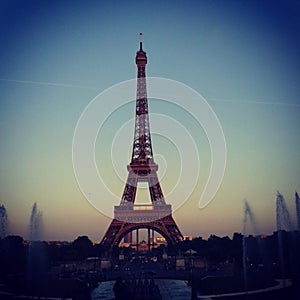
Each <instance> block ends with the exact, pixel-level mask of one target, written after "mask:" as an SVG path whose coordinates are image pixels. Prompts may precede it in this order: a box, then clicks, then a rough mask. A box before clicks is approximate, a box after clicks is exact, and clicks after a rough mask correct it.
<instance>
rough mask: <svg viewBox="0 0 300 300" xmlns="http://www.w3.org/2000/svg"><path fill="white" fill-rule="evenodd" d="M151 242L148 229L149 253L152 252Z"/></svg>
mask: <svg viewBox="0 0 300 300" xmlns="http://www.w3.org/2000/svg"><path fill="white" fill-rule="evenodd" d="M150 246H151V240H150V228H148V251H149V252H150V250H151V249H150Z"/></svg>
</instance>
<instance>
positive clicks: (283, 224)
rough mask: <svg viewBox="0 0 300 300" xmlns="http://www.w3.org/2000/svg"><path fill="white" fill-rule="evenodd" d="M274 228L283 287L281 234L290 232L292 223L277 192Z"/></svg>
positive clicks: (283, 269) (283, 270)
mask: <svg viewBox="0 0 300 300" xmlns="http://www.w3.org/2000/svg"><path fill="white" fill-rule="evenodd" d="M276 226H277V234H278V254H279V261H280V269H281V277H282V280H283V287H285V286H286V284H285V279H286V265H285V259H284V258H285V253H284V244H283V233H284V231H290V230H292V223H291V218H290V214H289V211H288V209H287V207H286V203H285V199H284V197H283V196H282V195H281V194H280V193H279V192H277V198H276Z"/></svg>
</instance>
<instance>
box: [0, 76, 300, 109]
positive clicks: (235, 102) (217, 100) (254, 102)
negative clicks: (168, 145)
mask: <svg viewBox="0 0 300 300" xmlns="http://www.w3.org/2000/svg"><path fill="white" fill-rule="evenodd" d="M0 81H6V82H16V83H25V84H37V85H47V86H57V87H66V88H79V89H88V90H99V91H100V90H101V88H99V87H95V86H87V85H76V84H67V83H57V82H46V81H31V80H18V79H8V78H0ZM205 98H206V100H208V102H210V101H212V102H224V103H233V104H263V105H280V106H294V107H295V106H296V107H300V103H299V104H298V103H284V102H268V101H250V100H245V101H239V100H230V99H219V98H210V97H205Z"/></svg>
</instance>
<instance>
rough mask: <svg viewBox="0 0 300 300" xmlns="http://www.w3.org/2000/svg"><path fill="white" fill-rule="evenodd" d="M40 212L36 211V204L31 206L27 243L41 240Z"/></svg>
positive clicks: (41, 224)
mask: <svg viewBox="0 0 300 300" xmlns="http://www.w3.org/2000/svg"><path fill="white" fill-rule="evenodd" d="M42 216H43V214H42V212H41V211H38V209H37V204H36V202H35V203H34V204H33V206H32V210H31V216H30V222H29V241H31V242H34V241H40V240H41V238H42V228H43V222H42Z"/></svg>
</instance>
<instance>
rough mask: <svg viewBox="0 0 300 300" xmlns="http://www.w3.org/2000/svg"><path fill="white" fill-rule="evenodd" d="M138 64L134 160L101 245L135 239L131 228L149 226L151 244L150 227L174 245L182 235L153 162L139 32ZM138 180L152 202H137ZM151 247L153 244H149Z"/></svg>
mask: <svg viewBox="0 0 300 300" xmlns="http://www.w3.org/2000/svg"><path fill="white" fill-rule="evenodd" d="M135 62H136V65H137V94H136V113H135V130H134V141H133V150H132V157H131V162H130V164H129V165H128V166H127V170H128V172H129V173H128V177H127V182H126V185H125V189H124V192H123V195H122V198H121V203H120V205H119V206H115V207H114V219H113V220H112V222H111V224H110V226H109V227H108V229H107V231H106V233H105V235H104V237H103V239H102V242H101V244H102V245H103V246H105V247H107V248H110V247H113V246H118V245H119V243H120V242H121V241H122V239H123V238H124V240H125V241H127V242H131V241H132V231H134V230H136V231H137V242H136V243H137V250H138V230H139V229H140V228H146V229H148V243H150V230H152V236H153V237H154V231H156V232H158V233H159V234H161V235H162V236H163V237H164V238H165V239H166V241H167V242H168V244H170V245H174V244H175V243H177V242H179V241H181V240H182V239H183V236H182V234H181V232H180V230H179V228H178V226H177V225H176V223H175V221H174V219H173V217H172V208H171V205H170V204H166V201H165V199H164V196H163V192H162V189H161V187H160V183H159V180H158V177H157V170H158V165H157V164H156V163H155V162H154V159H153V151H152V143H151V134H150V123H149V115H148V99H147V87H146V64H147V56H146V52H144V50H143V45H142V34H141V33H140V49H139V51H138V52H137V53H136V57H135ZM139 182H147V183H148V187H149V192H150V198H151V203H150V204H147V205H145V204H135V198H136V192H137V186H138V183H139ZM149 249H150V244H149Z"/></svg>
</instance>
